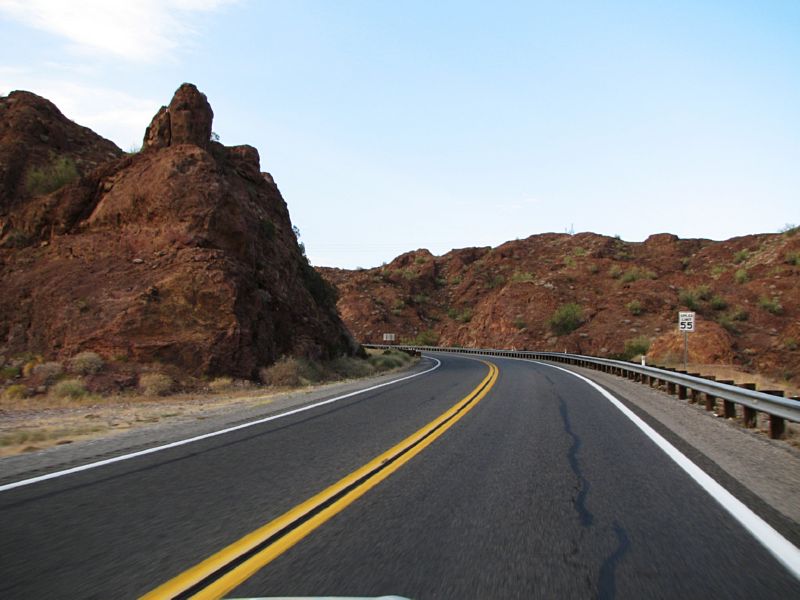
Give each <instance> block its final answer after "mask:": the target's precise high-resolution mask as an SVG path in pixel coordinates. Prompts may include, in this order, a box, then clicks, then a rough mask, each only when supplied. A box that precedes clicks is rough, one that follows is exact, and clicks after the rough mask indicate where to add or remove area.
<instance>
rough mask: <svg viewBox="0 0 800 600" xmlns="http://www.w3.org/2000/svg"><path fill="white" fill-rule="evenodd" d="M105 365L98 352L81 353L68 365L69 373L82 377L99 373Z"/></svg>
mask: <svg viewBox="0 0 800 600" xmlns="http://www.w3.org/2000/svg"><path fill="white" fill-rule="evenodd" d="M104 364H105V363H104V362H103V359H102V358H101V357H100V355H99V354H97V353H96V352H88V351H87V352H81V353H79V354H76V355H75V356H73V357H72V358H71V359H70V360H69V363H68V365H67V366H68V367H69V371H70V372H71V373H80V374H81V375H91V374H93V373H98V372H99V371H100V370H101V369H102V368H103V365H104Z"/></svg>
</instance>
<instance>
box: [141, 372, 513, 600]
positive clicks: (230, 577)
mask: <svg viewBox="0 0 800 600" xmlns="http://www.w3.org/2000/svg"><path fill="white" fill-rule="evenodd" d="M481 362H484V364H486V365H487V366H488V367H489V373H488V374H487V375H486V377H484V378H483V380H482V381H481V382H480V383H479V384H478V385H477V386H476V387H475V389H473V390H472V391H471V392H470V393H469V394H468V395H467V396H465V397H464V398H463V399H461V400H460V401H459V402H457V403H456V404H455V405H454V406H452V407H451V408H449V409H448V410H447V411H445V412H444V413H443V414H441V415H440V416H438V417H437V418H436V419H434V420H433V421H431V422H430V423H428V424H427V425H425V426H424V427H422V428H421V429H419V430H418V431H417V432H415V433H413V434H411V435H410V436H408V437H407V438H406V439H404V440H403V441H402V442H400V443H399V444H396V445H395V446H393V447H392V448H390V449H389V450H387V451H386V452H384V453H383V454H381V455H380V456H378V457H376V458H374V459H372V460H371V461H370V462H368V463H367V464H365V465H364V466H363V467H360V468H359V469H357V470H355V471H353V472H352V473H350V474H349V475H347V476H346V477H344V478H343V479H341V480H339V481H338V482H336V483H334V484H333V485H331V486H330V487H328V488H327V489H325V490H323V491H322V492H320V493H319V494H317V495H315V496H313V497H312V498H310V499H308V500H306V501H305V502H303V503H302V504H299V505H298V506H296V507H294V508H292V509H291V510H289V511H288V512H286V513H284V514H283V515H281V516H280V517H278V518H277V519H275V520H273V521H271V522H270V523H267V524H266V525H264V526H263V527H260V528H258V529H256V530H255V531H253V532H251V533H249V534H247V535H246V536H244V537H243V538H241V539H239V540H237V541H236V542H234V543H232V544H231V545H229V546H227V547H226V548H223V549H222V550H220V551H219V552H217V553H216V554H214V555H212V556H210V557H209V558H207V559H206V560H204V561H203V562H201V563H199V564H197V565H195V566H194V567H192V568H190V569H188V570H186V571H184V572H183V573H181V574H180V575H178V576H177V577H175V578H173V579H171V580H169V581H167V582H166V583H164V584H162V585H160V586H159V587H157V588H156V589H154V590H153V591H151V592H148V593H147V594H145V595H144V596H142V598H141V600H156V599H158V600H161V599H164V598H175V597H177V596H179V595H182V594H186V592H187V591H188V590H190V589H191V588H193V587H195V586H197V585H198V584H200V583H202V582H203V581H204V580H205V579H207V578H209V577H211V576H213V575H214V574H215V573H216V572H218V571H220V570H221V569H223V568H226V567H227V566H228V565H229V564H231V563H232V562H234V561H237V560H241V557H242V556H243V555H245V554H247V553H248V552H252V551H253V550H254V549H255V548H256V547H258V546H259V545H261V544H264V543H265V542H267V540H269V539H270V538H272V537H275V536H278V535H279V534H280V532H281V531H283V530H284V529H287V528H288V527H290V526H291V525H292V524H293V523H295V522H296V521H298V520H300V519H304V518H305V519H306V520H305V521H304V522H303V523H301V524H299V525H297V526H296V527H294V529H292V530H291V531H289V532H288V533H286V534H285V535H283V536H280V537H278V538H277V539H276V540H275V541H274V542H272V543H270V544H269V545H267V546H265V547H264V548H263V549H262V550H260V551H258V552H257V553H255V554H253V555H252V556H250V557H249V558H247V559H246V560H243V561H242V562H241V563H240V564H239V565H237V566H236V567H233V568H232V569H231V570H229V571H228V572H227V573H225V574H224V575H222V576H220V577H218V578H217V579H214V580H213V581H211V582H210V583H209V584H208V585H207V586H205V587H203V588H202V589H200V590H199V591H197V592H196V593H195V594H194V595H192V596H191V598H193V599H197V600H200V599H210V598H221V597H222V596H223V595H224V594H226V593H227V592H229V591H230V590H232V589H233V588H235V587H237V586H238V585H240V584H241V583H242V582H243V581H245V580H246V579H248V578H249V577H251V576H252V575H253V574H255V573H256V571H258V570H259V569H261V568H263V567H264V566H265V565H267V564H268V563H270V562H271V561H272V560H274V559H275V558H277V557H278V556H280V555H281V554H283V553H284V552H285V551H286V550H288V549H289V548H291V547H292V546H294V545H295V544H296V543H297V542H299V541H300V540H302V539H303V538H304V537H306V536H307V535H309V534H310V533H311V532H312V531H314V530H315V529H316V528H317V527H319V526H320V525H322V524H323V523H325V522H326V521H328V520H329V519H331V518H332V517H333V516H334V515H336V514H338V513H340V512H341V511H342V510H344V509H345V508H346V507H347V506H349V505H350V504H352V503H353V502H354V501H355V500H357V499H358V498H360V497H361V496H363V495H364V494H365V493H367V491H369V490H370V489H372V488H373V487H375V486H376V485H378V483H380V482H381V481H383V480H384V479H386V478H387V477H389V475H391V474H392V473H394V472H395V471H397V470H398V469H399V468H400V467H402V466H403V465H404V464H405V463H407V462H408V461H409V460H411V459H412V458H414V457H415V456H416V455H417V454H419V453H420V452H422V451H423V450H424V449H425V448H427V447H428V446H429V445H430V444H432V443H433V442H434V440H436V439H437V438H438V437H439V436H441V435H442V434H443V433H444V432H445V431H447V430H448V429H449V428H450V427H452V426H453V424H455V423H456V422H457V421H458V420H460V419H461V418H462V417H463V416H464V415H465V414H467V412H469V411H470V410H471V409H472V407H474V406H475V405H476V404H477V403H478V402H480V400H481V399H482V398H483V397H484V396H486V394H488V393H489V390H490V389H491V388H492V386H494V384H495V382H496V381H497V377H498V374H499V370H498V369H497V366H495V365H494V364H493V363H490V362H485V361H481ZM390 461H392V462H391V464H389V465H386V466H384V465H385V463H388V462H390ZM362 480H363V481H362ZM359 481H360V483H358V482H359ZM356 484H357V485H356ZM351 487H352V489H350V490H349V491H347V492H346V493H344V495H342V496H341V497H340V498H338V499H336V500H334V501H332V500H333V499H334V498H335V497H336V496H337V495H340V494H342V493H343V492H345V491H346V490H347V489H348V488H351ZM326 503H330V504H329V505H328V506H326V507H325V508H323V509H322V510H319V508H320V506H321V505H323V504H326ZM317 510H318V511H319V512H317V513H316V514H313V515H312V516H310V517H308V515H309V514H310V513H313V512H314V511H317Z"/></svg>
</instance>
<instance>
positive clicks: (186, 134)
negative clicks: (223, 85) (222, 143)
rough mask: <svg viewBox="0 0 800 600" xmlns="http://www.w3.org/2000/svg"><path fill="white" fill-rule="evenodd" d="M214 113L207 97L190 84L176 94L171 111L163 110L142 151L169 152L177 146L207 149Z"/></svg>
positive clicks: (154, 123)
mask: <svg viewBox="0 0 800 600" xmlns="http://www.w3.org/2000/svg"><path fill="white" fill-rule="evenodd" d="M213 120H214V111H212V110H211V105H210V104H209V103H208V99H207V98H206V95H205V94H203V93H201V92H200V91H198V89H197V88H196V87H195V86H194V85H192V84H191V83H184V84H183V85H182V86H181V87H179V88H178V90H177V91H176V92H175V95H174V96H173V97H172V101H171V102H170V103H169V107H166V106H162V107H161V109H159V111H158V112H157V113H156V115H155V116H154V117H153V120H152V121H151V123H150V126H149V127H148V128H147V130H146V131H145V134H144V141H143V146H142V147H143V148H166V147H167V146H170V145H175V144H194V145H195V146H200V147H201V148H208V146H209V144H210V143H211V122H212V121H213Z"/></svg>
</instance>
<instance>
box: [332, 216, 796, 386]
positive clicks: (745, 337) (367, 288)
mask: <svg viewBox="0 0 800 600" xmlns="http://www.w3.org/2000/svg"><path fill="white" fill-rule="evenodd" d="M321 272H322V273H323V274H324V275H325V277H326V278H327V279H328V280H329V281H331V282H332V283H334V284H335V285H336V286H337V287H338V288H339V291H340V300H339V303H338V305H339V311H340V313H341V315H342V318H343V320H344V321H345V323H346V324H347V326H348V327H349V328H350V330H351V331H352V332H353V333H354V335H355V336H356V338H357V339H358V340H359V341H361V342H362V343H368V342H372V343H380V342H381V340H382V334H383V333H395V334H397V337H398V340H406V341H408V340H417V341H420V342H425V341H427V342H431V343H439V344H442V345H449V346H468V347H496V348H519V349H522V348H529V349H538V350H551V351H564V350H568V351H570V352H580V353H586V354H593V355H598V356H618V357H619V356H631V355H635V354H637V353H638V352H640V351H641V348H642V346H643V345H644V346H646V345H647V344H649V345H650V347H649V350H648V355H649V356H650V357H651V358H652V359H655V360H659V361H665V362H672V363H675V362H679V361H680V359H681V355H682V345H683V340H682V337H681V336H680V335H679V334H678V333H677V312H678V311H679V310H688V309H693V310H695V311H696V312H697V319H698V331H697V332H695V333H693V334H691V338H690V344H689V351H690V358H691V360H692V361H693V362H700V363H718V364H719V363H725V364H731V363H734V364H739V365H742V366H744V367H746V368H752V369H755V370H759V371H761V372H763V373H769V374H772V375H774V376H776V377H779V378H793V380H794V381H797V380H798V379H800V231H798V230H797V229H795V230H792V231H788V232H786V233H782V234H762V235H750V236H745V237H739V238H735V239H731V240H727V241H722V242H714V241H711V240H702V239H695V240H682V239H678V238H677V237H676V236H674V235H668V234H659V235H654V236H651V237H650V238H648V239H647V240H646V241H644V242H641V243H629V242H624V241H622V240H619V239H616V238H610V237H605V236H601V235H595V234H592V233H580V234H577V235H566V234H542V235H534V236H531V237H529V238H527V239H524V240H517V241H513V242H508V243H506V244H503V245H501V246H498V247H497V248H467V249H462V250H453V251H452V252H449V253H447V254H445V255H444V256H433V255H431V253H430V252H428V251H427V250H417V251H415V252H409V253H407V254H404V255H402V256H399V257H398V258H396V259H395V260H394V261H392V262H391V263H389V264H388V265H385V266H383V267H378V268H375V269H366V270H358V271H346V270H340V269H321ZM569 304H577V305H579V307H580V313H581V314H580V318H579V319H578V320H577V322H576V323H575V325H576V326H575V327H574V328H572V330H571V331H568V332H564V330H563V329H559V328H558V327H554V326H553V325H552V324H551V319H552V318H553V317H554V315H555V314H556V311H557V310H558V309H559V308H561V307H564V306H565V305H569ZM566 329H570V327H566Z"/></svg>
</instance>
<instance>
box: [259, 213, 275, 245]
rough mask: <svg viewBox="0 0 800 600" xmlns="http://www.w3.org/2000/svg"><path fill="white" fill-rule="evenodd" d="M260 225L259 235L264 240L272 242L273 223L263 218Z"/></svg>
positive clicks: (273, 235) (273, 233)
mask: <svg viewBox="0 0 800 600" xmlns="http://www.w3.org/2000/svg"><path fill="white" fill-rule="evenodd" d="M260 225H261V235H263V236H264V239H266V240H272V239H274V238H275V223H273V222H272V221H270V220H269V219H267V218H266V217H264V218H262V219H261V222H260Z"/></svg>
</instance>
